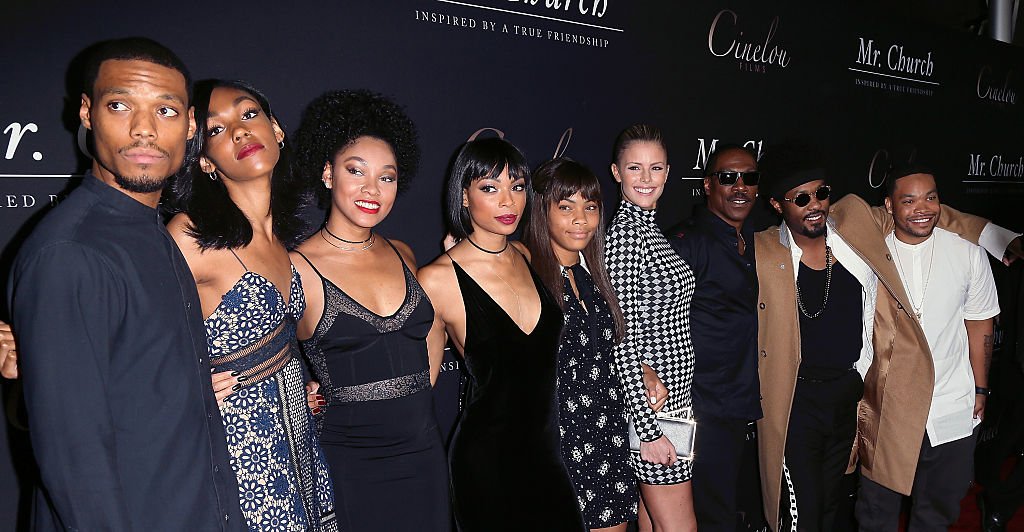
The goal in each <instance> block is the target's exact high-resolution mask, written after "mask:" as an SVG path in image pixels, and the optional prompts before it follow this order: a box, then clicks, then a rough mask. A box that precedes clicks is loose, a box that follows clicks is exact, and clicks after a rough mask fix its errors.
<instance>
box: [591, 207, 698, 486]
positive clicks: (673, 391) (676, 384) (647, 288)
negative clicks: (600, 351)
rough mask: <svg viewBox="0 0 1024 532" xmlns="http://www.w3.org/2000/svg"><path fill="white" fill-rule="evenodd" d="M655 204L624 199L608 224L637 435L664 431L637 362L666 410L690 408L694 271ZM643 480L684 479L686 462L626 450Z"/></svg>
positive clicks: (625, 381) (621, 347)
mask: <svg viewBox="0 0 1024 532" xmlns="http://www.w3.org/2000/svg"><path fill="white" fill-rule="evenodd" d="M654 212H655V211H653V210H649V211H647V210H643V209H641V208H640V207H638V206H636V205H634V204H632V203H629V202H628V201H625V200H623V201H622V203H621V204H620V205H619V211H618V212H617V213H616V214H615V218H614V219H613V220H612V224H611V227H609V228H608V239H607V249H606V251H605V257H606V260H607V264H608V273H609V275H610V276H611V279H612V285H613V286H614V287H615V291H616V293H618V296H619V305H620V306H621V307H622V314H623V316H624V317H625V319H626V337H625V338H624V339H623V341H622V342H620V343H619V344H618V345H617V346H616V347H615V352H614V354H615V359H616V363H617V365H618V370H619V375H620V379H621V381H622V388H623V391H624V393H625V396H626V397H625V400H626V405H627V407H628V408H627V411H628V412H629V415H631V416H632V417H633V421H634V425H635V427H636V430H637V434H638V435H639V436H640V440H641V441H654V440H656V439H658V438H660V437H661V436H662V432H661V429H660V427H659V426H658V424H657V421H656V420H655V417H654V411H653V410H652V409H651V406H650V403H649V401H648V397H647V393H646V391H645V389H644V384H643V372H642V369H641V367H640V363H641V362H645V363H647V365H649V366H650V367H651V368H652V369H654V371H655V372H657V374H658V376H659V377H660V378H661V380H662V382H664V383H665V386H667V387H668V389H669V391H670V395H669V399H668V403H667V404H666V405H665V410H666V411H668V410H676V409H680V408H689V407H690V406H691V404H692V403H691V398H690V386H691V384H692V382H693V344H692V343H691V342H690V322H689V320H690V301H691V300H692V299H693V289H694V276H693V271H692V270H691V269H690V267H689V265H687V264H686V262H685V261H683V259H681V258H680V257H679V255H678V254H676V252H675V251H674V250H673V249H672V247H671V246H670V245H669V243H668V241H667V240H665V237H664V235H662V234H661V231H660V230H659V229H658V226H657V225H656V224H655V223H654ZM630 460H631V462H632V465H633V470H634V471H635V472H636V475H637V478H638V479H639V480H640V482H643V483H645V484H678V483H680V482H686V481H688V480H690V477H691V476H692V468H691V465H692V464H691V462H688V461H683V460H679V461H677V462H676V463H675V465H673V466H671V467H669V466H663V465H659V464H653V463H650V462H645V461H643V460H641V459H640V456H639V455H637V454H632V455H631V458H630Z"/></svg>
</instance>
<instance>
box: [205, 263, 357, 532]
mask: <svg viewBox="0 0 1024 532" xmlns="http://www.w3.org/2000/svg"><path fill="white" fill-rule="evenodd" d="M239 262H241V260H239ZM242 266H243V267H244V266H245V264H244V263H243V264H242ZM305 308H306V302H305V299H304V297H303V294H302V283H301V281H300V279H299V275H298V273H297V272H296V271H295V268H294V267H292V278H291V287H290V294H289V298H288V301H285V299H284V297H283V296H282V294H281V293H280V292H279V291H278V289H277V287H275V286H274V284H273V283H271V282H270V281H268V280H267V279H266V278H264V277H263V276H261V275H259V274H258V273H255V272H252V271H249V269H248V268H246V271H245V273H244V274H243V275H242V277H241V278H240V279H239V280H238V282H236V283H235V285H234V287H232V288H231V290H230V291H228V292H227V293H226V294H224V296H223V298H222V300H221V302H220V305H219V306H218V307H217V308H216V309H215V310H214V311H213V314H211V315H210V317H209V318H207V319H206V321H205V325H206V338H207V343H208V345H209V348H210V361H211V364H212V365H213V367H214V371H218V372H219V371H237V372H238V374H239V375H240V376H242V377H245V380H244V381H243V382H242V383H241V386H242V387H241V389H239V390H238V391H237V392H235V393H234V394H232V395H231V396H229V397H228V398H227V399H225V400H224V402H223V403H222V405H221V416H222V417H223V420H224V432H225V434H226V436H227V442H228V451H229V453H230V455H231V467H232V468H233V469H234V472H235V476H236V477H237V479H238V495H239V502H240V503H241V506H242V513H243V514H244V515H245V519H246V522H247V524H248V526H249V530H251V531H261V532H262V531H278V530H280V531H297V530H301V531H306V530H309V531H325V532H333V531H337V530H338V526H337V521H336V518H335V513H334V492H333V489H332V484H331V479H330V476H329V475H328V470H327V464H326V462H325V461H324V455H323V451H322V450H321V448H320V442H319V439H318V438H317V435H316V430H315V426H314V424H313V417H312V415H311V413H310V411H309V408H308V407H307V405H306V394H305V388H304V382H303V381H304V379H303V372H302V366H301V362H300V361H299V356H300V355H299V351H298V344H297V341H296V339H295V323H296V322H297V321H298V319H299V318H301V317H302V313H303V312H304V311H305Z"/></svg>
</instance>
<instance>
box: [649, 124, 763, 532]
mask: <svg viewBox="0 0 1024 532" xmlns="http://www.w3.org/2000/svg"><path fill="white" fill-rule="evenodd" d="M759 179H760V174H759V173H758V171H757V157H756V154H755V153H754V152H753V151H751V150H750V149H748V148H746V147H743V146H740V145H738V144H719V145H718V147H717V149H716V150H715V151H714V153H712V154H711V155H710V156H709V157H708V162H707V165H706V167H705V178H704V192H705V194H706V197H707V205H706V207H705V208H699V209H698V210H697V211H696V212H695V214H694V216H693V218H691V219H690V220H687V221H686V222H684V223H683V224H682V225H680V226H678V227H677V228H675V229H673V230H671V231H669V233H668V234H669V235H670V238H669V241H670V243H671V244H672V247H673V248H675V250H676V252H677V253H679V255H680V256H681V257H682V258H683V260H685V261H686V262H687V263H689V265H690V267H691V268H692V269H693V273H694V276H695V277H696V287H695V291H694V294H693V302H692V303H691V306H690V336H691V339H692V341H693V349H694V358H695V360H694V368H693V388H692V393H693V411H694V416H695V417H696V419H697V423H698V429H697V432H698V434H699V435H698V436H697V438H696V440H695V441H696V445H695V448H694V456H695V459H694V463H693V505H694V511H695V513H696V515H697V523H699V526H700V529H701V530H702V531H705V532H706V531H725V532H734V531H735V530H737V529H739V528H740V510H741V509H740V507H739V506H740V503H739V490H740V487H741V486H742V485H756V482H757V480H756V479H755V478H753V475H750V476H751V478H741V477H742V476H743V469H742V463H743V450H744V447H745V445H746V438H747V426H748V424H749V423H750V422H751V421H753V420H756V419H759V418H760V417H761V405H760V395H759V392H758V380H757V353H756V348H757V344H756V342H757V336H756V335H757V314H756V311H755V308H756V304H757V277H756V275H755V271H754V250H753V238H754V230H753V228H752V226H751V224H750V223H749V222H748V221H747V217H748V216H749V215H750V211H751V209H753V207H754V200H755V199H756V198H757V189H758V182H759Z"/></svg>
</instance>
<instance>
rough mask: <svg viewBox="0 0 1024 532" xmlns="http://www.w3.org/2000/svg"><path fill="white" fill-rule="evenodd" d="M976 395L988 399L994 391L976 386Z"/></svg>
mask: <svg viewBox="0 0 1024 532" xmlns="http://www.w3.org/2000/svg"><path fill="white" fill-rule="evenodd" d="M974 394H975V395H984V396H985V397H988V396H990V395H992V390H990V389H988V388H982V387H981V386H975V387H974Z"/></svg>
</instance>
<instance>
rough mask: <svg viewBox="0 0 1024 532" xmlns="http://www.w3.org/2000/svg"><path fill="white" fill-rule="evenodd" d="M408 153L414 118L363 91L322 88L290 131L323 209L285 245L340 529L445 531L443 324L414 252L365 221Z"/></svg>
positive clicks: (407, 169) (382, 206)
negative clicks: (294, 275) (440, 421)
mask: <svg viewBox="0 0 1024 532" xmlns="http://www.w3.org/2000/svg"><path fill="white" fill-rule="evenodd" d="M418 158H419V150H418V147H417V145H416V131H415V128H414V126H413V123H412V121H411V120H410V119H409V117H408V116H406V114H405V112H404V111H403V110H402V108H401V107H399V106H398V105H397V104H395V103H394V102H392V101H390V100H388V99H386V98H384V97H383V96H380V95H378V94H373V93H371V92H368V91H333V92H328V93H326V94H324V95H322V96H320V97H319V98H317V99H316V100H314V101H313V102H312V103H311V104H310V105H309V107H308V108H307V110H306V112H305V114H304V115H303V119H302V124H301V126H300V128H299V131H298V133H297V134H296V150H295V159H296V160H295V171H296V172H297V173H298V174H299V175H302V176H305V177H306V178H307V179H310V180H314V181H313V184H314V185H315V187H316V189H317V190H319V194H318V196H319V198H320V202H321V207H323V208H325V209H327V219H326V221H325V222H324V225H323V226H322V227H321V229H320V230H319V231H317V232H316V233H314V234H313V235H312V236H311V237H310V238H309V239H307V240H306V241H305V242H304V243H302V244H301V245H300V246H299V247H298V248H297V249H296V251H295V252H294V254H293V260H292V261H293V262H294V263H295V267H296V268H297V269H298V270H299V273H300V274H301V275H302V278H303V284H304V286H305V293H306V303H307V310H306V313H305V315H304V316H303V318H302V320H301V321H300V322H299V327H298V336H299V338H300V339H301V340H302V345H303V348H304V350H305V352H306V355H307V356H308V357H309V360H310V362H311V365H312V369H313V374H314V377H315V379H316V381H317V382H318V383H319V392H320V393H321V394H322V397H323V399H322V400H321V401H320V403H321V404H322V405H323V408H322V409H321V411H320V412H319V416H318V418H319V419H318V424H319V425H320V427H321V433H320V440H321V443H322V446H323V449H324V453H325V454H326V456H327V462H328V465H329V466H330V469H331V474H332V478H333V479H334V488H335V494H336V497H337V499H338V504H337V514H338V524H339V526H340V528H341V529H342V530H345V531H356V532H358V531H363V530H382V531H383V530H386V531H428V532H450V530H451V524H450V522H451V518H450V508H449V497H448V474H447V467H446V463H445V454H444V447H443V445H442V443H441V434H440V432H439V430H438V427H437V423H436V421H435V420H434V404H433V398H432V395H431V384H432V383H433V382H434V380H435V379H436V378H437V374H438V371H439V369H440V362H441V360H440V357H441V355H442V354H443V351H438V352H437V353H435V354H436V356H428V353H427V338H428V336H431V335H434V336H437V335H440V336H441V337H442V338H443V335H444V331H443V330H441V329H440V328H435V327H433V323H434V308H433V307H432V306H431V303H430V300H428V299H427V297H426V295H425V294H424V292H423V289H422V288H420V285H419V283H418V282H417V281H416V276H415V274H416V259H415V257H414V256H413V254H412V251H411V250H410V249H409V247H408V246H407V245H405V244H404V243H402V242H399V241H397V240H388V239H387V238H384V237H383V236H381V235H379V234H377V233H376V232H375V231H374V227H376V226H377V224H379V223H380V222H382V221H383V220H384V218H385V217H387V215H388V213H390V212H391V208H392V207H393V206H394V203H395V198H396V197H397V195H398V193H399V191H400V190H402V189H404V188H405V187H406V185H407V184H408V182H409V178H410V177H412V175H413V174H414V173H415V171H416V165H417V161H418ZM441 342H442V343H443V339H442V340H441Z"/></svg>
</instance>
